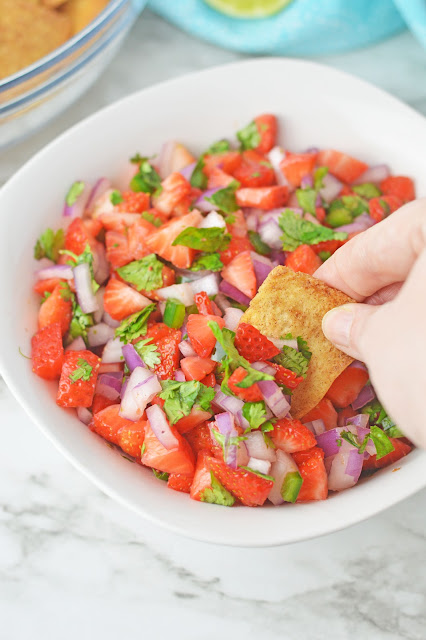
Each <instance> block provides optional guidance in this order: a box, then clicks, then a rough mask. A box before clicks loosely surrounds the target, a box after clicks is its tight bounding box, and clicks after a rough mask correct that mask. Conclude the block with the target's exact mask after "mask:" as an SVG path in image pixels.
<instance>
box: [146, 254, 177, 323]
mask: <svg viewBox="0 0 426 640" xmlns="http://www.w3.org/2000/svg"><path fill="white" fill-rule="evenodd" d="M161 277H162V279H163V282H162V285H161V287H169V286H170V285H172V284H174V283H175V282H176V274H175V272H174V271H173V269H171V268H170V267H168V266H167V265H164V266H163V269H162V271H161ZM161 287H159V288H160V289H161ZM141 293H142V294H143V295H144V296H146V297H147V298H149V299H150V300H156V301H158V300H161V298H160V296H159V295H158V293H157V290H156V289H150V290H149V291H146V290H145V289H142V290H141ZM160 316H161V314H160ZM152 317H153V316H152Z"/></svg>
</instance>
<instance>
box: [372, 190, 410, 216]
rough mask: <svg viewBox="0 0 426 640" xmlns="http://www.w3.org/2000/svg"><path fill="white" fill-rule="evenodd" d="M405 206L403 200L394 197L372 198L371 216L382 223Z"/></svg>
mask: <svg viewBox="0 0 426 640" xmlns="http://www.w3.org/2000/svg"><path fill="white" fill-rule="evenodd" d="M403 204H404V203H403V201H402V200H401V198H399V197H398V196H393V195H390V196H379V197H378V198H371V200H370V201H369V203H368V209H369V214H370V216H371V217H372V218H373V220H374V221H375V222H381V221H382V220H384V218H387V217H388V215H390V214H391V213H393V212H394V211H396V210H397V209H399V208H400V207H402V205H403Z"/></svg>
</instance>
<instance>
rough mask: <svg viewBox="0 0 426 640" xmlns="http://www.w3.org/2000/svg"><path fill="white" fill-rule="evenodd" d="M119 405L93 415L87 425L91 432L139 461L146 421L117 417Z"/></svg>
mask: <svg viewBox="0 0 426 640" xmlns="http://www.w3.org/2000/svg"><path fill="white" fill-rule="evenodd" d="M119 412H120V405H119V404H114V405H111V406H108V407H106V408H105V409H103V410H101V411H99V412H96V413H94V415H93V418H92V421H91V423H90V425H89V427H90V428H91V430H92V431H94V432H95V433H97V434H98V435H100V436H102V438H104V439H105V440H107V441H108V442H112V443H113V444H117V445H118V446H119V447H121V449H123V451H125V452H126V453H128V454H129V455H130V456H133V457H134V458H138V459H140V457H141V448H142V445H143V441H144V438H145V426H146V424H147V421H146V420H144V419H142V420H138V421H137V422H133V421H132V420H127V419H126V418H123V417H122V416H120V415H119Z"/></svg>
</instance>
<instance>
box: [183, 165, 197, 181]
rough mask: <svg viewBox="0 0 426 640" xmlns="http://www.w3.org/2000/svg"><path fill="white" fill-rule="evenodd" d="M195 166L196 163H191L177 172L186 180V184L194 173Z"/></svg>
mask: <svg viewBox="0 0 426 640" xmlns="http://www.w3.org/2000/svg"><path fill="white" fill-rule="evenodd" d="M196 164H197V163H196V162H191V164H188V165H187V166H186V167H184V168H183V169H181V170H180V171H179V173H180V174H181V175H182V176H183V177H184V178H185V180H188V182H189V180H190V178H191V176H192V174H193V172H194V169H195V165H196Z"/></svg>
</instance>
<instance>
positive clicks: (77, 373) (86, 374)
mask: <svg viewBox="0 0 426 640" xmlns="http://www.w3.org/2000/svg"><path fill="white" fill-rule="evenodd" d="M77 365H78V367H77V369H74V371H73V372H72V373H70V375H69V379H70V380H71V382H72V383H74V382H77V380H83V381H85V382H87V380H90V378H91V376H92V371H93V367H92V366H90V364H89V363H88V362H87V360H85V359H84V358H79V359H78V360H77Z"/></svg>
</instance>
